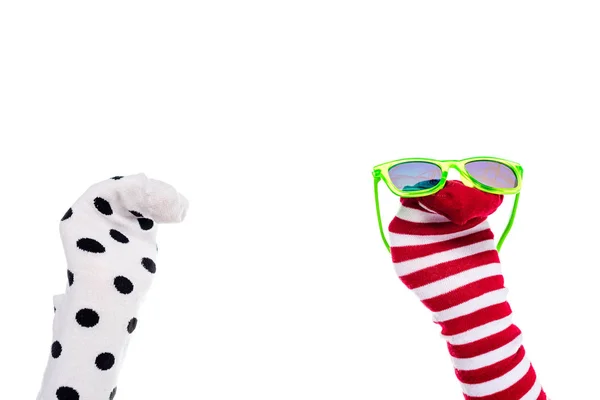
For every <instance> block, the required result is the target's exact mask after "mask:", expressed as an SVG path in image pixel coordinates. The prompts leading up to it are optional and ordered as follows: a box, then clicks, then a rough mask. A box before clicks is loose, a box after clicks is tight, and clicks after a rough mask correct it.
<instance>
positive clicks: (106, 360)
mask: <svg viewBox="0 0 600 400" xmlns="http://www.w3.org/2000/svg"><path fill="white" fill-rule="evenodd" d="M113 365H115V356H113V355H112V354H110V353H102V354H100V355H99V356H98V357H96V367H98V369H101V370H102V371H108V370H109V369H111V368H112V367H113Z"/></svg>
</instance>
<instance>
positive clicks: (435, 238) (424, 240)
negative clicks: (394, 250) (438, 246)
mask: <svg viewBox="0 0 600 400" xmlns="http://www.w3.org/2000/svg"><path fill="white" fill-rule="evenodd" d="M489 228H490V224H488V222H487V220H486V221H483V222H481V223H479V224H477V225H475V226H474V227H472V228H469V229H465V230H464V231H460V232H455V233H448V234H445V235H407V234H405V233H393V232H390V244H391V246H392V247H400V246H418V245H422V244H431V243H438V242H444V241H446V240H450V239H456V238H459V237H463V236H467V235H470V234H472V233H477V232H481V231H484V230H486V229H489Z"/></svg>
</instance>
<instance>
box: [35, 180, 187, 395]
mask: <svg viewBox="0 0 600 400" xmlns="http://www.w3.org/2000/svg"><path fill="white" fill-rule="evenodd" d="M187 206H188V203H187V200H186V199H185V198H184V197H183V196H181V195H180V194H179V193H178V192H177V191H176V190H175V189H174V188H173V187H171V186H170V185H168V184H166V183H164V182H160V181H156V180H153V179H148V178H147V177H146V176H145V175H143V174H139V175H132V176H127V177H114V178H111V179H109V180H107V181H104V182H100V183H98V184H96V185H94V186H92V187H91V188H89V189H88V190H87V191H86V192H85V193H84V194H83V196H81V197H80V198H79V199H78V200H77V201H76V202H75V204H74V205H73V206H72V207H71V208H69V210H68V211H67V212H66V213H65V215H64V216H63V217H62V220H61V223H60V233H61V238H62V241H63V246H64V250H65V254H66V257H67V289H66V291H65V293H64V294H61V295H57V296H55V297H54V308H55V314H54V322H53V338H52V345H51V346H50V348H49V353H50V356H49V361H48V366H47V368H46V372H45V374H44V379H43V382H42V388H41V390H40V392H39V395H38V397H37V400H112V399H114V398H115V397H116V393H117V377H118V375H119V370H120V368H121V365H122V362H123V358H124V356H125V352H126V349H127V345H128V343H129V339H130V336H131V335H132V334H133V333H134V331H135V330H136V327H137V324H138V319H137V314H138V309H139V306H140V304H141V302H142V300H143V299H144V296H145V294H146V293H147V291H148V289H149V287H150V284H151V283H152V279H153V277H154V274H155V273H156V254H157V246H156V230H157V226H156V224H157V223H163V222H165V223H166V222H180V221H182V220H183V219H184V217H185V213H186V211H187Z"/></svg>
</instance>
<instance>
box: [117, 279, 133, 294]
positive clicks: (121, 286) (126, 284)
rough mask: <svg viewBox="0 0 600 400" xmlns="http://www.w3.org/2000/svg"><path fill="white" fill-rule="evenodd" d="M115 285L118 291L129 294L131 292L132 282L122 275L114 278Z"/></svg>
mask: <svg viewBox="0 0 600 400" xmlns="http://www.w3.org/2000/svg"><path fill="white" fill-rule="evenodd" d="M115 287H116V288H117V290H118V291H119V293H123V294H129V293H131V292H133V283H131V281H130V280H129V279H127V278H125V277H124V276H117V277H116V278H115Z"/></svg>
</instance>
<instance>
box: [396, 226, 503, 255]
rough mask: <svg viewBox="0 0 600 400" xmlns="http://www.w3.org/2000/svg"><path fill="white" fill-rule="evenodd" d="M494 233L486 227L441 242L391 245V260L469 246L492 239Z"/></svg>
mask: <svg viewBox="0 0 600 400" xmlns="http://www.w3.org/2000/svg"><path fill="white" fill-rule="evenodd" d="M493 238H494V234H493V233H492V230H491V229H486V230H483V231H480V232H475V233H471V234H469V235H465V236H461V237H457V238H454V239H450V240H445V241H443V242H437V243H430V244H422V245H416V246H401V247H400V246H398V247H392V248H391V251H392V261H393V262H402V261H407V260H413V259H415V258H419V257H425V256H429V255H432V254H435V253H440V252H442V251H447V250H452V249H455V248H457V247H464V246H469V245H472V244H475V243H479V242H482V241H484V240H489V239H493Z"/></svg>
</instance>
